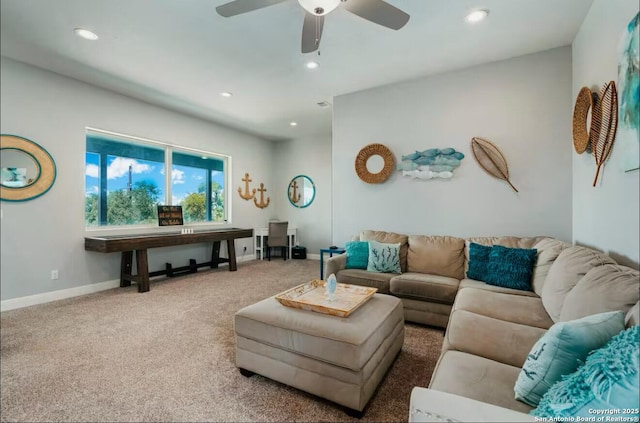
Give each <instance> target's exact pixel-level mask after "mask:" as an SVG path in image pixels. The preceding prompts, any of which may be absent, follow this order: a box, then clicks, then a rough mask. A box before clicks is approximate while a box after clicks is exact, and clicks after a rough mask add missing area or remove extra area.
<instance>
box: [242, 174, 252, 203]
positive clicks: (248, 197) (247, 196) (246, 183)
mask: <svg viewBox="0 0 640 423" xmlns="http://www.w3.org/2000/svg"><path fill="white" fill-rule="evenodd" d="M251 181H252V179H251V178H249V174H248V173H245V174H244V178H242V182H244V193H243V192H242V187H240V188H238V194H240V198H242V199H244V200H247V201H249V200H251V199H252V198H253V197H255V195H256V189H255V188H254V189H253V190H252V191H251V192H249V182H251Z"/></svg>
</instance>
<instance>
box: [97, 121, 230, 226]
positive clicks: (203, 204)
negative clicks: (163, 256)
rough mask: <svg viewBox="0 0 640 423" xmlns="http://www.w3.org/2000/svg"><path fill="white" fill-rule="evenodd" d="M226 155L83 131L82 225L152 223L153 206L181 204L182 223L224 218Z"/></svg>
mask: <svg viewBox="0 0 640 423" xmlns="http://www.w3.org/2000/svg"><path fill="white" fill-rule="evenodd" d="M229 160H230V158H229V157H227V156H222V155H219V154H215V153H208V152H203V151H196V150H193V149H188V148H185V147H177V146H173V145H169V144H163V143H158V142H152V141H147V140H140V139H134V138H132V137H126V136H123V135H116V134H110V133H104V132H102V131H96V130H88V131H87V139H86V155H85V225H86V226H87V227H100V226H126V225H157V217H158V214H157V213H158V212H157V206H158V205H162V204H169V205H181V206H182V209H183V213H184V220H185V222H189V223H207V222H226V221H227V203H226V200H225V192H226V177H225V175H226V168H227V166H228V162H229Z"/></svg>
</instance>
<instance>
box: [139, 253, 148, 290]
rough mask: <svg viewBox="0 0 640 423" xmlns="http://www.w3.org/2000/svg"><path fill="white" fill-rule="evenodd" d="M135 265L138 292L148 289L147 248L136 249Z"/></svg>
mask: <svg viewBox="0 0 640 423" xmlns="http://www.w3.org/2000/svg"><path fill="white" fill-rule="evenodd" d="M136 265H137V266H138V276H137V278H136V280H137V282H138V292H147V291H148V290H149V262H148V260H147V249H146V248H145V249H143V250H136Z"/></svg>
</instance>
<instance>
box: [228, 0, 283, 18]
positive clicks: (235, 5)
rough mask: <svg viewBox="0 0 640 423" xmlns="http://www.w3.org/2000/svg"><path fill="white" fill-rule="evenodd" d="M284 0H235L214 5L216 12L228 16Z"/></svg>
mask: <svg viewBox="0 0 640 423" xmlns="http://www.w3.org/2000/svg"><path fill="white" fill-rule="evenodd" d="M284 1H286V0H235V1H232V2H229V3H225V4H223V5H222V6H218V7H216V12H218V14H219V15H221V16H224V17H225V18H229V17H231V16H236V15H240V14H242V13H247V12H251V11H252V10H257V9H262V8H263V7H267V6H273V5H274V4H278V3H282V2H284Z"/></svg>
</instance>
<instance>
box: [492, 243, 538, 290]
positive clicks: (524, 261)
mask: <svg viewBox="0 0 640 423" xmlns="http://www.w3.org/2000/svg"><path fill="white" fill-rule="evenodd" d="M537 255H538V250H535V249H525V248H508V247H503V246H502V245H494V246H493V247H491V252H490V253H489V264H488V265H487V271H488V275H487V281H486V282H487V283H488V284H491V285H497V286H503V287H505V288H512V289H520V290H522V291H531V275H532V274H533V265H534V264H535V262H536V257H537Z"/></svg>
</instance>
